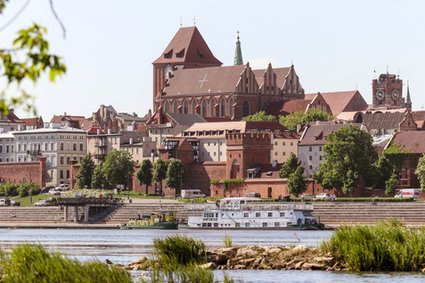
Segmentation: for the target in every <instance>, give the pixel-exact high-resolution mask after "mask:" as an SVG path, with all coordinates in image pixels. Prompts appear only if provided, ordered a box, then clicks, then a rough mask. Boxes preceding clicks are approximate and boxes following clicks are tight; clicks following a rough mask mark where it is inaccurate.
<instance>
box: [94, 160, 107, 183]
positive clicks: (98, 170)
mask: <svg viewBox="0 0 425 283" xmlns="http://www.w3.org/2000/svg"><path fill="white" fill-rule="evenodd" d="M102 167H103V163H99V164H98V165H96V167H95V168H94V170H93V176H92V179H91V187H92V188H94V189H100V188H103V186H105V185H106V182H105V175H104V174H103V169H102Z"/></svg>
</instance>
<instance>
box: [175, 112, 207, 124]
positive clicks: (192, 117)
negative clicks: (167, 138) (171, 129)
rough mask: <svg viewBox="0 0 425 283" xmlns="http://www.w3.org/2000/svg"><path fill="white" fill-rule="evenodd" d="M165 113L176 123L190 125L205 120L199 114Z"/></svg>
mask: <svg viewBox="0 0 425 283" xmlns="http://www.w3.org/2000/svg"><path fill="white" fill-rule="evenodd" d="M167 115H168V116H169V118H170V119H172V120H174V122H176V124H178V125H185V126H191V125H193V124H194V123H202V122H206V120H205V119H204V118H203V117H202V116H201V115H199V114H182V113H167Z"/></svg>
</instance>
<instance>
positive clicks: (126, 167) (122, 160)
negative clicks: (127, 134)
mask: <svg viewBox="0 0 425 283" xmlns="http://www.w3.org/2000/svg"><path fill="white" fill-rule="evenodd" d="M102 169H103V174H104V175H105V178H106V181H107V182H108V183H109V184H111V185H112V187H114V188H115V187H116V185H118V184H121V185H125V186H128V185H129V183H130V180H131V177H132V176H133V172H134V164H133V161H132V157H131V154H130V153H129V152H128V151H126V150H117V149H113V150H111V151H110V152H109V153H108V155H107V156H106V159H105V161H104V163H103V166H102ZM128 189H129V188H128Z"/></svg>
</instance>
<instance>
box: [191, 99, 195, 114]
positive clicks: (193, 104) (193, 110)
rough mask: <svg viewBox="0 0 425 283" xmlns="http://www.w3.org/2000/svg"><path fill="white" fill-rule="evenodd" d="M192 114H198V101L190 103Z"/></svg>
mask: <svg viewBox="0 0 425 283" xmlns="http://www.w3.org/2000/svg"><path fill="white" fill-rule="evenodd" d="M190 114H196V99H192V101H191V102H190Z"/></svg>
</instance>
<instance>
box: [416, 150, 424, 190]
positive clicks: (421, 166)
mask: <svg viewBox="0 0 425 283" xmlns="http://www.w3.org/2000/svg"><path fill="white" fill-rule="evenodd" d="M415 174H416V175H417V176H418V180H419V184H420V186H421V190H422V191H423V190H424V189H425V154H423V155H422V156H421V158H419V162H418V166H417V167H416V171H415Z"/></svg>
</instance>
